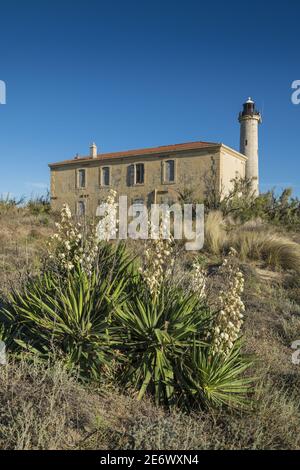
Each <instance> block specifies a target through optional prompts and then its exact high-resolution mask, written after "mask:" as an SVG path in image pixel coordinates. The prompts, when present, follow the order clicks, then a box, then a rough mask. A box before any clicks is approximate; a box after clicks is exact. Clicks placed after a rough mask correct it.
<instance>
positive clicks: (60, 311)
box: [2, 268, 125, 378]
mask: <svg viewBox="0 0 300 470" xmlns="http://www.w3.org/2000/svg"><path fill="white" fill-rule="evenodd" d="M124 286H125V282H124V280H118V279H116V278H115V279H111V280H109V282H108V279H107V278H103V277H102V276H101V275H99V274H97V273H96V272H95V271H94V272H93V274H92V275H91V276H88V275H87V274H86V273H85V272H84V271H82V270H81V269H80V268H78V269H77V270H75V271H73V272H72V273H69V274H68V276H67V278H66V279H61V278H60V277H59V276H57V275H56V274H53V273H51V272H50V273H47V274H45V275H44V276H43V277H41V278H40V279H36V280H34V281H31V282H29V283H28V285H27V286H26V287H25V289H24V291H23V292H13V293H11V294H10V295H9V298H8V301H7V302H6V305H4V308H3V310H2V311H3V314H4V316H5V323H6V325H7V328H10V329H13V331H14V334H13V336H14V337H15V343H16V344H17V345H19V346H21V347H24V348H27V349H29V350H34V351H36V352H37V353H38V354H40V355H42V356H43V357H47V358H49V357H51V356H52V355H53V353H54V352H55V353H56V354H57V353H58V354H61V355H63V356H64V357H65V359H66V360H67V362H68V363H69V365H70V366H78V367H79V368H80V372H81V374H82V375H83V376H85V377H86V376H88V377H94V378H99V376H100V374H101V371H102V367H103V366H104V365H105V364H107V362H108V360H109V359H110V357H111V355H112V350H111V348H110V341H109V336H108V333H107V331H108V326H109V319H110V316H111V314H112V312H113V310H114V309H115V308H116V305H117V304H118V302H120V298H121V294H122V291H123V290H124Z"/></svg>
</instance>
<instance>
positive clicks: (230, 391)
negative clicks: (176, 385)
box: [180, 343, 253, 409]
mask: <svg viewBox="0 0 300 470" xmlns="http://www.w3.org/2000/svg"><path fill="white" fill-rule="evenodd" d="M252 364H253V361H252V360H251V358H249V357H245V356H243V355H242V353H241V346H240V344H239V343H236V345H235V346H234V348H233V349H232V350H231V351H230V353H229V354H228V355H227V356H224V355H223V354H214V355H213V354H212V353H211V350H210V348H209V347H205V348H203V347H201V346H199V345H198V344H197V343H194V344H193V347H192V348H191V350H190V352H189V353H188V354H187V355H186V356H185V357H184V358H183V359H182V363H181V374H182V375H181V381H182V383H183V384H184V385H183V387H182V390H181V391H182V395H181V398H180V401H181V403H182V405H183V406H185V407H186V408H188V409H191V408H197V407H202V408H208V407H222V406H227V407H229V408H247V407H248V406H249V405H250V401H249V397H248V395H249V393H250V391H251V385H252V384H253V378H251V377H249V376H245V374H244V373H245V371H246V370H247V369H248V368H249V367H250V366H251V365H252Z"/></svg>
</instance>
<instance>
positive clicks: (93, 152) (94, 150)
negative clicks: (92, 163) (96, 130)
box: [90, 142, 97, 158]
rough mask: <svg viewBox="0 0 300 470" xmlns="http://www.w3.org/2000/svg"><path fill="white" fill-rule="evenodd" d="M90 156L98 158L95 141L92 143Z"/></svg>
mask: <svg viewBox="0 0 300 470" xmlns="http://www.w3.org/2000/svg"><path fill="white" fill-rule="evenodd" d="M90 157H91V158H97V145H96V144H95V142H93V143H92V144H91V145H90Z"/></svg>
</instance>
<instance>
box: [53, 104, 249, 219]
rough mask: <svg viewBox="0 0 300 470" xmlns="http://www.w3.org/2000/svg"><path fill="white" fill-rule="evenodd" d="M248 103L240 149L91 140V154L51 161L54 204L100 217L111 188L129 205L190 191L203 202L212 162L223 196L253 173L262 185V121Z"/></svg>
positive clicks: (175, 197)
mask: <svg viewBox="0 0 300 470" xmlns="http://www.w3.org/2000/svg"><path fill="white" fill-rule="evenodd" d="M251 103H253V102H252V100H251ZM247 106H248V105H247ZM247 106H246V103H245V105H244V111H243V114H240V122H241V150H242V152H237V151H236V150H234V149H232V148H230V147H227V146H226V145H224V144H221V143H212V142H189V143H184V144H177V145H167V146H161V147H153V148H146V149H138V150H129V151H124V152H114V153H103V154H101V153H98V152H97V147H96V145H95V144H92V145H91V147H90V154H89V155H88V156H85V157H79V156H76V157H75V158H73V159H71V160H65V161H61V162H57V163H51V164H50V165H49V167H50V171H51V204H52V208H53V209H54V210H60V209H61V207H62V205H63V204H64V203H67V204H68V205H69V207H70V208H71V211H72V212H73V213H75V214H78V215H83V214H87V215H91V216H93V215H96V209H97V206H98V205H99V204H100V203H101V202H103V201H104V200H105V199H106V197H107V194H108V191H109V189H111V188H113V189H114V190H116V191H117V193H118V194H119V195H122V196H123V195H127V197H128V203H129V204H132V203H145V204H147V205H148V206H150V205H151V203H163V202H167V203H172V202H176V201H177V200H178V199H180V196H181V195H182V194H184V192H185V191H186V190H187V189H188V190H189V191H192V192H193V198H195V199H197V200H201V199H202V198H203V197H204V191H205V189H206V186H205V176H207V175H208V174H209V172H211V168H212V162H213V166H214V176H215V179H216V181H215V184H216V187H217V188H218V189H219V190H220V191H221V192H222V194H223V195H225V194H226V193H228V191H229V190H230V189H231V188H232V180H233V179H234V178H236V177H240V178H244V177H245V176H246V175H247V176H250V177H251V178H253V181H254V186H255V188H258V152H257V149H258V133H257V132H255V131H254V130H253V123H254V125H255V124H256V125H257V126H258V120H257V115H256V114H254V109H255V108H254V103H253V106H252V104H251V109H250V108H248V107H247ZM252 108H253V109H252ZM255 152H256V153H255ZM247 157H248V158H247ZM249 161H250V166H249Z"/></svg>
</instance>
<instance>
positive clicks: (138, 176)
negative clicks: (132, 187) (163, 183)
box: [135, 163, 144, 184]
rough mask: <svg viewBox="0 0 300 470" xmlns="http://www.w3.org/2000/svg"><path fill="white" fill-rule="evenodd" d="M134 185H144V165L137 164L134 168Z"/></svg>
mask: <svg viewBox="0 0 300 470" xmlns="http://www.w3.org/2000/svg"><path fill="white" fill-rule="evenodd" d="M135 168H136V170H135V184H143V183H144V163H137V164H136V166H135Z"/></svg>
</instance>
